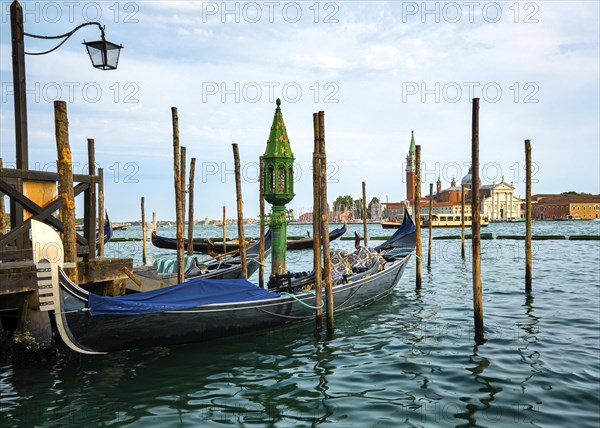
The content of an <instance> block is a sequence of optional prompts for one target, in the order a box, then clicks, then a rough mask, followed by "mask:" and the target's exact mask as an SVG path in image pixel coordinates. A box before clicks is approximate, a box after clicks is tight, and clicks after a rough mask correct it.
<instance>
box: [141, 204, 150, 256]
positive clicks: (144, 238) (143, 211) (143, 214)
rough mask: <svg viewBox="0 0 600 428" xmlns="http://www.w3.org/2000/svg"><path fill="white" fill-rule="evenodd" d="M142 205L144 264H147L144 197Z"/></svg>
mask: <svg viewBox="0 0 600 428" xmlns="http://www.w3.org/2000/svg"><path fill="white" fill-rule="evenodd" d="M141 207H142V265H143V266H146V240H147V239H148V238H147V237H146V210H145V207H144V197H143V196H142V200H141Z"/></svg>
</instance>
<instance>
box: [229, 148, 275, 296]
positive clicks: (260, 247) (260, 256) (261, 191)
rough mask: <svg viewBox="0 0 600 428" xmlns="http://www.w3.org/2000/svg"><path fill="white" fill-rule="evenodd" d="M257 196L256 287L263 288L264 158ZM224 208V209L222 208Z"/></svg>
mask: <svg viewBox="0 0 600 428" xmlns="http://www.w3.org/2000/svg"><path fill="white" fill-rule="evenodd" d="M258 169H259V172H258V176H259V192H258V193H259V195H258V207H259V215H260V217H259V218H260V230H259V235H260V238H259V239H260V241H258V286H259V287H260V288H265V158H264V156H261V157H260V159H259V168H258ZM223 208H224V207H223Z"/></svg>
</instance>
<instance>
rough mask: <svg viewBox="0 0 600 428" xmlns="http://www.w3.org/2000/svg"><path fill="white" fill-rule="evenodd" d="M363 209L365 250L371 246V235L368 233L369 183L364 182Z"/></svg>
mask: <svg viewBox="0 0 600 428" xmlns="http://www.w3.org/2000/svg"><path fill="white" fill-rule="evenodd" d="M362 195H363V201H362V209H363V240H364V242H365V248H366V247H368V246H369V234H368V232H367V183H366V182H365V181H363V182H362Z"/></svg>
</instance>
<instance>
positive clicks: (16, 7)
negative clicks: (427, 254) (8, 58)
mask: <svg viewBox="0 0 600 428" xmlns="http://www.w3.org/2000/svg"><path fill="white" fill-rule="evenodd" d="M89 25H96V26H97V27H98V28H99V29H100V37H101V40H98V41H95V42H87V43H86V42H84V45H86V47H87V50H88V54H89V56H90V60H91V61H92V65H93V66H94V67H95V68H99V69H101V70H115V69H116V68H117V64H118V62H119V54H120V52H121V49H122V48H123V46H121V45H116V44H114V43H111V42H108V41H106V40H105V38H104V27H103V26H102V25H100V23H98V22H86V23H84V24H81V25H79V26H78V27H76V28H74V29H73V30H71V31H69V32H68V33H65V34H61V35H60V36H39V35H35V34H30V33H26V32H25V31H24V29H23V8H22V7H21V5H20V4H19V2H18V0H14V1H13V2H12V4H11V5H10V27H11V38H12V68H13V88H14V91H13V92H14V104H15V144H16V161H17V162H16V163H17V165H16V166H17V169H28V164H29V160H28V158H29V156H28V149H27V146H28V141H27V140H28V138H27V98H26V85H25V55H45V54H48V53H50V52H53V51H55V50H56V49H58V48H59V47H61V46H62V45H63V44H64V43H65V42H66V41H67V40H68V39H69V38H70V37H71V36H72V35H73V34H75V33H76V32H77V31H78V30H80V29H81V28H83V27H86V26H89ZM25 36H27V37H32V38H36V39H46V40H58V39H63V40H62V41H61V42H60V43H59V44H58V45H57V46H55V47H53V48H52V49H49V50H47V51H44V52H25V43H24V39H25Z"/></svg>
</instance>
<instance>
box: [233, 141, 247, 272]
mask: <svg viewBox="0 0 600 428" xmlns="http://www.w3.org/2000/svg"><path fill="white" fill-rule="evenodd" d="M232 146H233V162H234V167H235V191H236V199H237V218H238V241H239V243H240V266H241V267H242V278H244V279H248V264H247V260H246V245H245V243H246V240H245V237H244V200H243V199H242V174H241V171H240V152H239V149H238V145H237V144H235V143H234V144H232Z"/></svg>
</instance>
